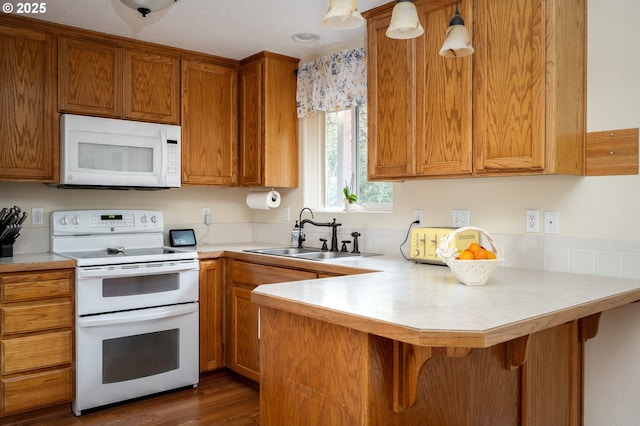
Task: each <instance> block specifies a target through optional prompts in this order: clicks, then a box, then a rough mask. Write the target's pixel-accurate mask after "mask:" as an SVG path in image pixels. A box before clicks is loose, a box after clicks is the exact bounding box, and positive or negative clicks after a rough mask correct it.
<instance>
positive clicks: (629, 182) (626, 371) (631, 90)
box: [0, 0, 640, 425]
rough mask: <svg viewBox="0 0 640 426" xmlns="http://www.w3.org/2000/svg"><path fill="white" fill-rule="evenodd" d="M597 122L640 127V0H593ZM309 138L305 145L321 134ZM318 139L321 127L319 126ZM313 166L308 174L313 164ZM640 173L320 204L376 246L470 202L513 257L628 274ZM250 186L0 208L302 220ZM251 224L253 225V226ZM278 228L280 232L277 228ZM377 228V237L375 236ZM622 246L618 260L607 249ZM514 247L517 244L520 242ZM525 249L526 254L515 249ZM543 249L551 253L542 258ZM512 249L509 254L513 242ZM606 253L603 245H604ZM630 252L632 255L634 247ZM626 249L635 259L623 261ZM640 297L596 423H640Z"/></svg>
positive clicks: (71, 194) (591, 388)
mask: <svg viewBox="0 0 640 426" xmlns="http://www.w3.org/2000/svg"><path fill="white" fill-rule="evenodd" d="M588 5H589V6H588V7H589V10H588V16H589V19H588V31H589V38H588V40H589V41H588V97H587V100H588V119H587V123H588V124H587V126H588V131H601V130H609V129H622V128H632V127H640V102H638V100H639V99H640V80H639V79H638V76H640V55H638V53H637V41H638V40H640V26H638V25H637V23H638V22H640V2H638V1H637V0H609V1H603V0H591V1H589V2H588ZM306 136H307V137H306V138H303V139H302V143H301V145H302V150H301V151H302V152H303V154H304V152H305V150H307V151H308V149H309V147H310V146H311V145H312V144H313V140H309V137H308V135H306ZM312 137H313V136H312ZM309 170H313V168H312V167H306V166H305V168H303V170H302V175H303V176H302V186H303V187H304V186H309V185H316V186H317V185H319V184H318V182H317V181H316V176H318V174H317V173H311V172H309ZM305 171H307V173H305ZM639 186H640V177H638V176H622V177H568V176H533V177H514V178H473V179H459V180H430V181H414V182H405V183H398V184H395V185H394V193H395V195H394V212H393V214H390V213H371V212H364V213H349V214H344V213H318V214H316V218H318V219H320V220H323V219H325V218H326V219H328V218H331V217H334V216H335V217H337V218H338V219H339V220H340V221H341V222H342V223H344V225H345V227H346V228H357V229H358V230H360V231H361V232H362V233H363V235H369V241H370V240H372V239H376V244H375V245H372V244H373V243H371V242H368V244H370V246H372V247H374V248H376V249H377V248H379V249H380V250H381V251H385V252H386V251H388V250H394V251H396V249H397V246H398V245H399V244H400V243H401V242H402V239H403V237H404V234H405V231H406V229H407V227H408V225H409V223H410V222H411V220H412V217H413V216H412V210H413V209H415V208H419V209H424V218H425V223H427V224H433V225H447V224H449V223H450V211H451V209H454V208H466V209H470V210H471V222H472V223H473V224H475V225H477V226H481V227H483V228H485V229H487V230H489V231H490V232H491V233H492V234H500V237H501V240H502V247H508V248H510V251H511V250H512V253H511V254H512V259H513V258H514V257H517V258H519V263H520V264H522V265H525V266H529V264H527V263H526V262H527V259H528V258H529V260H530V261H531V262H533V265H532V266H533V267H539V268H549V269H553V268H554V267H555V266H556V263H555V262H554V259H556V258H557V257H558V255H559V254H560V255H561V256H564V253H565V252H566V253H569V252H571V253H573V254H574V255H575V254H576V250H577V251H578V253H577V255H578V257H580V256H582V255H584V254H585V252H588V255H586V261H585V258H582V260H583V263H586V264H588V263H589V262H591V263H592V264H595V262H596V260H597V254H598V253H600V254H601V256H602V257H604V258H606V259H607V260H608V261H609V262H610V263H613V264H615V263H616V262H618V263H619V264H622V263H625V262H626V263H627V264H632V266H633V268H631V269H629V270H628V271H627V272H625V273H624V274H621V273H620V270H622V267H620V268H619V269H618V271H617V272H615V271H614V272H612V271H609V270H604V271H601V270H600V271H599V270H596V268H594V267H592V268H593V269H592V273H598V274H600V275H616V274H617V275H625V276H627V275H628V276H631V277H633V278H636V279H640V270H638V266H635V265H640V261H639V258H638V256H640V255H639V254H638V253H640V221H639V220H638V217H639V216H640V197H639V196H638V187H639ZM247 193H248V190H247V189H211V188H180V189H176V190H169V191H160V192H150V193H147V192H128V191H127V192H120V191H91V190H60V189H55V188H49V187H46V186H44V185H40V184H20V183H0V207H2V206H8V205H14V204H17V205H20V206H21V207H22V208H23V209H27V210H28V211H30V208H31V207H44V208H45V215H46V216H48V213H49V212H50V211H52V210H59V209H72V208H103V207H126V208H157V209H161V210H163V211H164V212H165V216H166V221H167V223H168V224H169V226H171V225H172V224H180V225H183V224H184V225H192V226H193V227H195V228H196V231H197V233H198V238H199V239H200V238H202V237H203V236H204V238H205V241H210V242H228V241H249V240H251V239H259V240H269V241H273V242H278V243H283V242H286V241H287V239H288V230H289V228H290V227H291V226H292V224H293V222H292V221H291V222H285V221H284V220H283V209H282V208H280V209H276V210H272V211H249V210H248V209H247V208H246V206H245V204H244V197H245V195H246V194H247ZM281 193H282V195H283V201H282V207H284V206H289V207H291V212H292V218H293V217H294V216H297V212H298V211H299V210H300V209H301V208H302V206H303V200H304V193H303V191H302V190H301V189H284V190H281ZM202 207H210V208H211V209H212V213H213V221H214V225H211V227H209V228H210V229H209V230H208V231H209V233H208V234H206V235H205V233H206V232H207V227H206V226H204V225H201V224H200V209H201V208H202ZM526 208H537V209H540V210H541V211H544V210H558V211H560V235H559V236H557V237H555V236H554V237H551V236H549V237H545V236H543V235H542V234H538V235H526V236H525V235H524V211H525V209H526ZM247 223H253V224H254V225H253V226H252V227H251V226H247ZM274 229H275V230H276V231H274ZM23 234H25V239H23V240H19V241H18V244H19V247H18V248H19V252H34V251H41V249H42V248H44V250H46V247H47V246H48V242H47V241H48V226H47V224H45V225H43V226H36V227H34V226H31V225H28V228H27V229H26V230H25V232H24V233H23ZM372 237H373V238H372ZM576 244H578V248H577V249H576ZM613 246H617V247H618V248H619V250H617V251H615V250H614V253H616V254H615V259H613V260H611V259H610V257H611V256H612V255H610V254H609V252H604V251H603V250H600V248H602V247H608V248H611V247H613ZM512 247H513V249H511V248H512ZM516 250H517V251H518V253H517V254H516V253H515V251H516ZM540 252H544V255H543V256H545V257H546V260H542V261H540V260H539V258H540V256H541V255H540ZM505 253H507V258H508V257H509V251H505ZM602 253H604V254H602ZM625 256H626V257H625ZM624 259H626V260H624ZM639 354H640V304H632V305H629V306H626V307H623V308H621V309H616V310H614V311H611V312H607V313H605V314H604V315H603V317H602V322H601V327H600V332H599V334H598V336H596V337H595V338H594V339H592V340H590V341H589V342H588V343H587V350H586V363H587V367H586V372H585V383H586V392H585V424H586V425H602V424H616V425H624V424H635V423H636V421H635V420H634V419H636V418H638V417H639V416H640V404H638V400H637V395H639V394H640V369H638V368H637V358H638V355H639Z"/></svg>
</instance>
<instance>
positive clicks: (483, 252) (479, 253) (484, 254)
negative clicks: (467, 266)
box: [473, 248, 489, 260]
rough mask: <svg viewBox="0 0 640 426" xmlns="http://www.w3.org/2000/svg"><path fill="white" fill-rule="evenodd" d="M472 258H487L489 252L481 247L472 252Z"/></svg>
mask: <svg viewBox="0 0 640 426" xmlns="http://www.w3.org/2000/svg"><path fill="white" fill-rule="evenodd" d="M473 258H474V259H476V260H481V259H488V258H489V253H487V251H486V250H485V249H483V248H480V249H478V250H476V252H475V253H473Z"/></svg>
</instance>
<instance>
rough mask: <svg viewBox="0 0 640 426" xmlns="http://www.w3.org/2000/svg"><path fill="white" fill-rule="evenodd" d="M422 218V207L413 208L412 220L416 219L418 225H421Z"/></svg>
mask: <svg viewBox="0 0 640 426" xmlns="http://www.w3.org/2000/svg"><path fill="white" fill-rule="evenodd" d="M423 219H424V210H422V209H414V210H413V221H414V222H415V221H416V220H417V221H418V225H422V220H423Z"/></svg>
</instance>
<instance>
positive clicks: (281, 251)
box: [245, 247, 321, 256]
mask: <svg viewBox="0 0 640 426" xmlns="http://www.w3.org/2000/svg"><path fill="white" fill-rule="evenodd" d="M245 251H246V252H251V253H260V254H272V255H274V256H298V255H302V254H309V253H311V254H315V253H321V251H320V249H314V248H306V247H300V248H298V247H278V248H265V249H253V250H245Z"/></svg>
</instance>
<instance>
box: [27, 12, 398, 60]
mask: <svg viewBox="0 0 640 426" xmlns="http://www.w3.org/2000/svg"><path fill="white" fill-rule="evenodd" d="M388 2H389V0H358V7H359V10H360V11H361V12H363V11H365V10H369V9H372V8H374V7H376V6H380V5H382V4H385V3H388ZM328 5H329V0H277V1H269V0H232V1H230V0H179V1H177V2H176V3H174V4H173V5H171V6H169V7H168V8H166V9H164V10H161V11H158V12H154V13H151V14H149V15H147V17H146V18H143V17H142V15H140V14H139V13H138V12H137V11H134V10H133V9H130V8H129V7H127V6H125V5H124V4H123V3H121V2H120V0H55V1H49V2H47V3H46V7H47V11H46V13H44V14H41V15H31V16H32V17H34V18H38V19H43V20H46V21H51V22H57V23H60V24H65V25H71V26H74V27H80V28H87V29H91V30H94V31H99V32H103V33H108V34H115V35H120V36H124V37H128V38H133V39H136V40H144V41H149V42H154V43H160V44H164V45H169V46H174V47H179V48H183V49H189V50H195V51H198V52H204V53H207V54H211V55H216V56H222V57H225V58H231V59H243V58H246V57H248V56H251V55H252V54H254V53H257V52H260V51H262V50H268V51H271V52H275V53H281V54H284V55H289V56H293V57H296V58H301V59H302V58H307V57H311V56H316V55H319V54H322V53H325V52H327V51H331V50H332V49H333V48H334V47H335V46H340V45H343V44H350V43H353V42H356V41H358V40H360V39H363V38H364V36H365V30H366V26H364V25H363V26H362V27H360V28H357V29H353V30H334V29H330V28H325V27H324V26H323V25H322V18H323V17H324V14H325V13H326V11H327V7H328ZM296 33H315V34H317V35H319V36H320V39H319V40H318V41H315V42H312V43H299V42H295V41H293V40H292V39H291V36H292V35H293V34H296Z"/></svg>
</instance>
